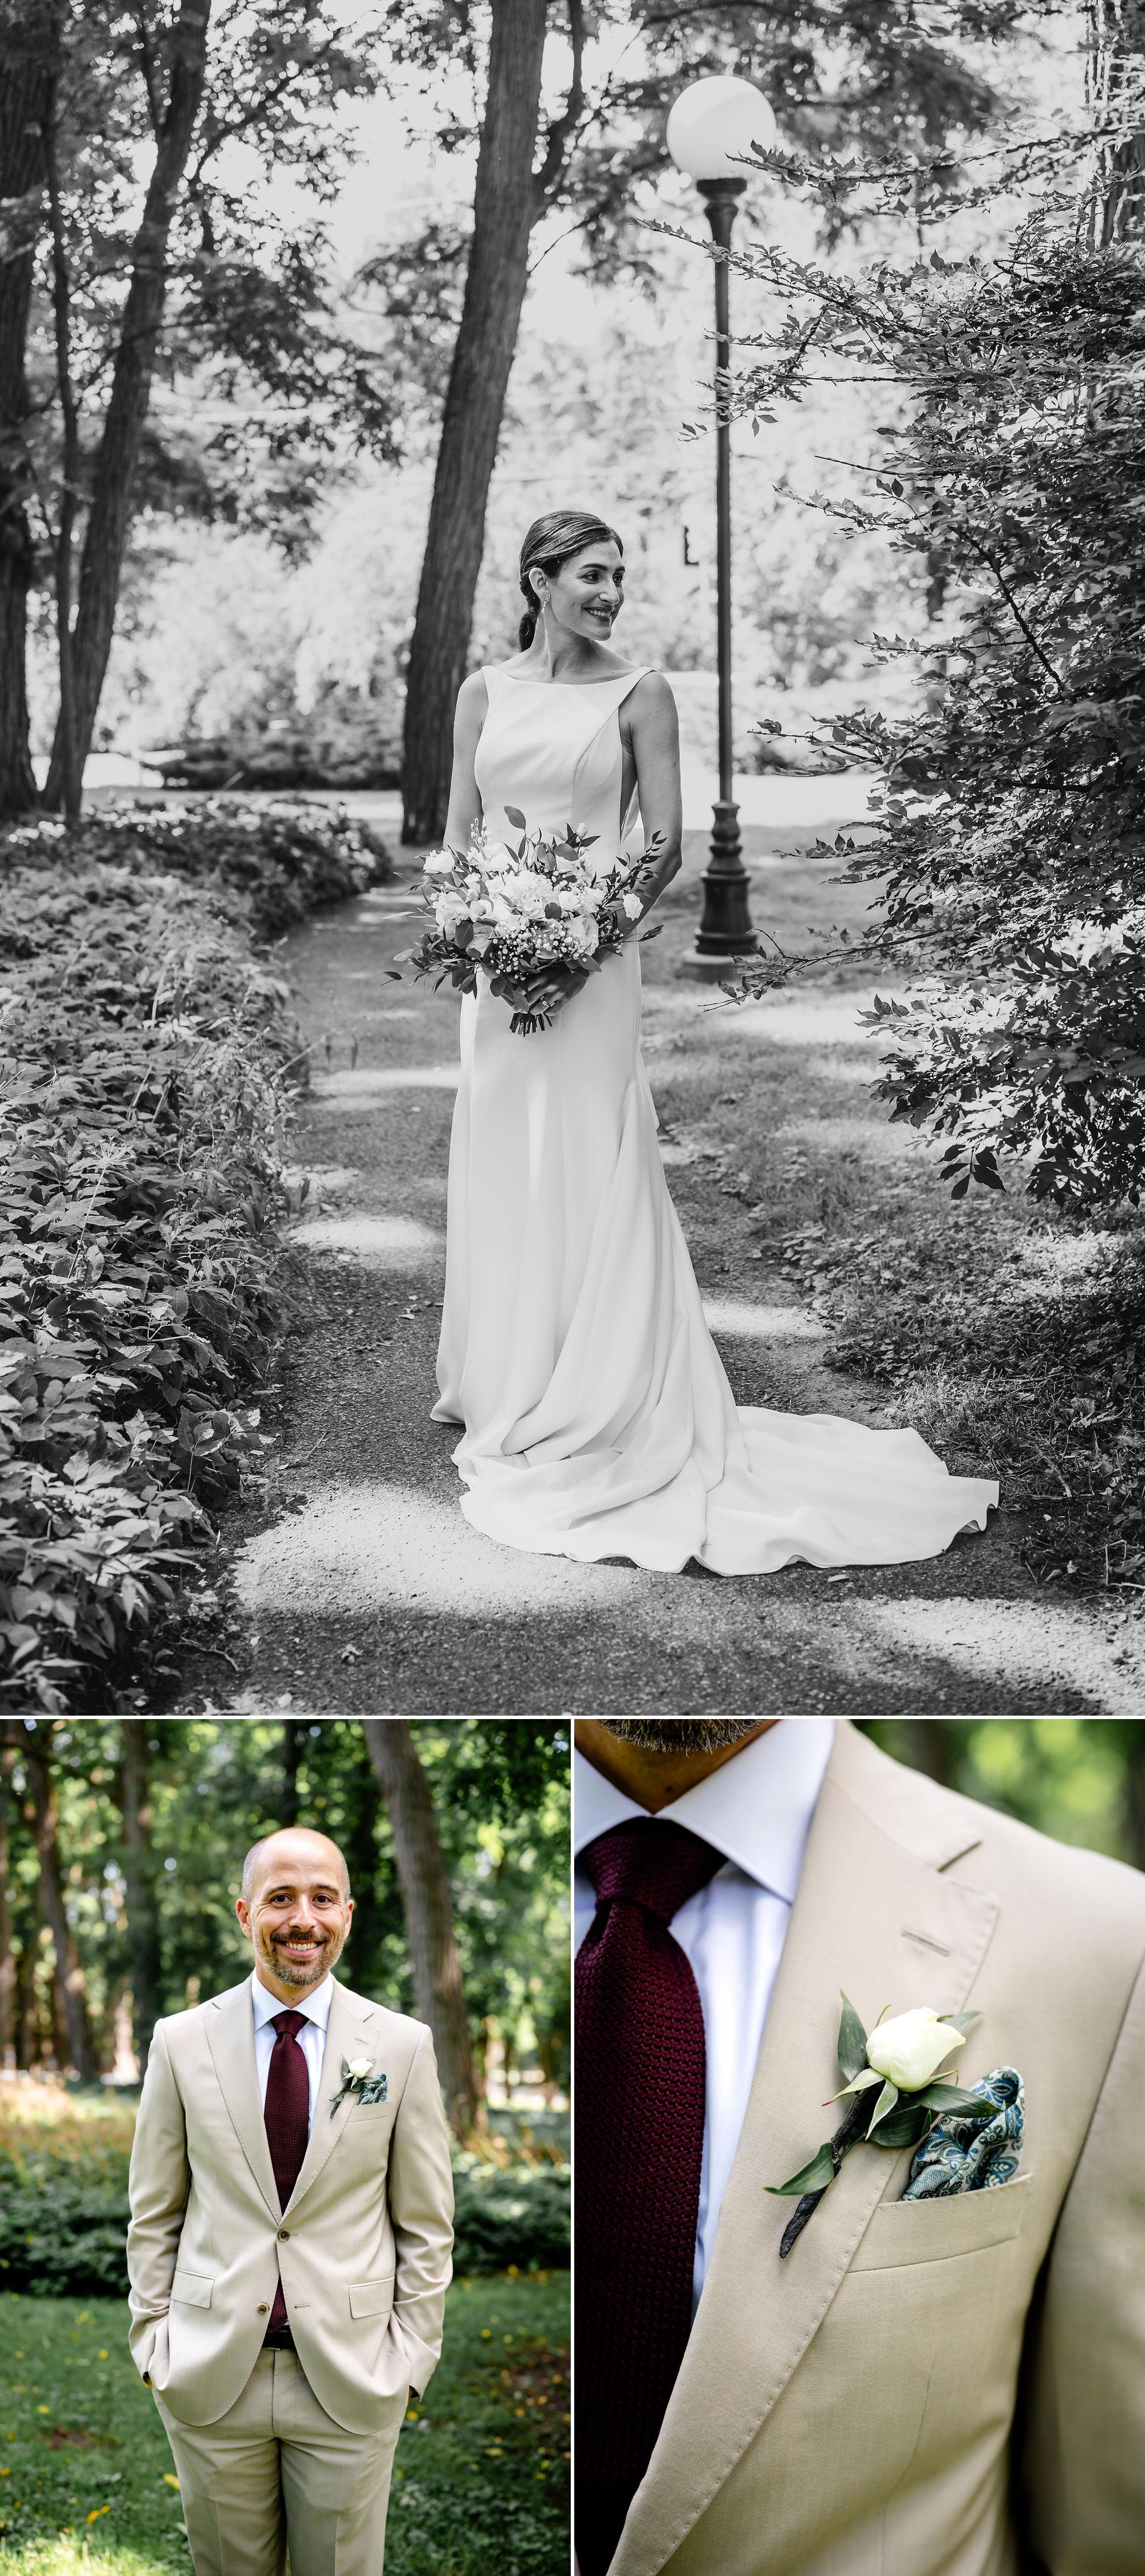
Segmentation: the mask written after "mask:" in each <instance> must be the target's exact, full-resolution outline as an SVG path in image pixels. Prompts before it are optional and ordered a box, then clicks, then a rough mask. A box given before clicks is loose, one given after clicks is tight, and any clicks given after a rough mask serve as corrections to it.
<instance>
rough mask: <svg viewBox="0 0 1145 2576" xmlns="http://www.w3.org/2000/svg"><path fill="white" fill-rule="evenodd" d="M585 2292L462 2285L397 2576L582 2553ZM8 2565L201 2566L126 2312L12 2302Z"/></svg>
mask: <svg viewBox="0 0 1145 2576" xmlns="http://www.w3.org/2000/svg"><path fill="white" fill-rule="evenodd" d="M567 2293H568V2276H567V2273H561V2272H557V2271H552V2272H545V2271H540V2272H538V2273H536V2274H535V2275H532V2276H529V2275H524V2274H516V2273H505V2272H494V2273H490V2274H488V2275H485V2276H481V2275H478V2276H476V2277H473V2278H462V2279H459V2280H457V2281H455V2282H454V2284H453V2287H452V2288H451V2289H450V2290H449V2292H448V2293H447V2298H446V2327H445V2348H444V2352H443V2356H442V2360H441V2362H440V2364H439V2366H438V2369H437V2371H436V2372H435V2374H434V2377H433V2379H432V2380H431V2382H430V2384H429V2387H428V2389H427V2391H426V2394H425V2397H424V2399H419V2400H418V2401H417V2403H416V2404H415V2405H414V2406H413V2407H411V2409H410V2412H409V2414H408V2416H407V2418H406V2420H405V2422H404V2423H403V2425H402V2429H401V2433H400V2435H399V2441H398V2454H397V2461H396V2464H395V2471H394V2480H393V2486H392V2490H391V2499H390V2520H389V2528H388V2532H387V2543H386V2569H387V2576H428V2571H429V2570H430V2569H433V2570H440V2571H442V2576H445V2571H447V2570H448V2571H449V2576H556V2571H557V2570H558V2569H560V2568H561V2567H563V2565H564V2564H565V2560H566V2555H567V2543H566V2541H565V2531H566V2529H567V2502H566V2490H567V2459H568V2448H569V2395H568V2377H567V2358H566V2353H565V2346H566V2341H567V2334H568V2295H567ZM0 2327H2V2331H3V2353H2V2356H0V2383H2V2385H3V2418H4V2430H5V2436H6V2438H5V2439H4V2440H3V2442H2V2444H0V2469H8V2470H9V2474H8V2475H7V2476H6V2477H4V2479H3V2484H2V2486H0V2535H2V2537H0V2564H2V2565H3V2567H4V2569H5V2570H6V2571H10V2576H81V2571H82V2576H168V2571H171V2570H175V2571H186V2576H190V2569H191V2560H190V2553H189V2550H188V2547H187V2542H186V2538H185V2535H184V2532H183V2528H182V2513H181V2508H180V2497H179V2491H178V2483H177V2480H176V2478H175V2475H174V2472H173V2469H172V2463H171V2455H170V2452H169V2450H168V2447H167V2442H166V2437H165V2435H164V2433H163V2430H162V2426H161V2424H160V2422H159V2418H158V2415H157V2413H156V2410H155V2406H154V2403H153V2400H152V2398H151V2396H150V2393H149V2391H148V2390H147V2389H145V2388H144V2386H143V2384H142V2381H141V2380H140V2379H139V2377H138V2375H137V2373H136V2371H135V2368H134V2366H133V2364H132V2362H131V2359H130V2356H129V2354H128V2351H127V2309H126V2305H125V2303H124V2302H123V2301H121V2300H119V2299H109V2298H92V2299H90V2300H88V2301H87V2302H86V2303H85V2302H81V2301H78V2300H74V2299H71V2300H69V2299H38V2298H36V2299H34V2298H25V2297H16V2298H13V2297H11V2296H5V2297H3V2299H2V2300H0Z"/></svg>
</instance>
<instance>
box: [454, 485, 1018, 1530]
mask: <svg viewBox="0 0 1145 2576" xmlns="http://www.w3.org/2000/svg"><path fill="white" fill-rule="evenodd" d="M520 578H521V589H522V591H523V593H524V596H525V602H526V609H525V615H524V616H523V618H522V620H521V628H520V647H521V649H520V651H519V652H518V653H516V654H514V655H513V656H512V658H511V659H510V660H509V661H507V662H497V663H492V664H490V665H489V666H488V667H487V668H486V669H484V670H481V671H475V672H473V673H472V674H471V676H470V678H469V679H467V680H466V681H465V682H464V684H463V686H462V688H461V690H460V692H459V695H458V700H457V716H456V725H455V734H454V765H453V782H452V789H451V793H450V800H449V816H448V821H447V824H446V840H447V843H448V844H449V846H450V847H451V848H453V849H455V850H466V849H468V846H469V836H470V832H471V829H472V827H473V825H474V823H476V822H477V821H478V820H479V818H480V817H481V816H484V817H485V819H486V821H487V823H488V825H489V827H490V830H491V832H492V834H493V837H494V838H495V839H499V838H503V837H505V836H506V835H512V836H513V837H515V835H514V832H513V826H512V825H511V824H510V823H509V821H508V819H507V812H506V809H507V807H509V806H514V807H516V808H517V809H518V810H519V811H520V812H523V814H524V816H525V819H526V823H527V825H528V827H529V829H530V830H532V829H534V828H535V827H536V826H538V825H539V826H542V827H550V826H554V825H555V826H561V825H564V824H567V823H569V822H572V823H573V824H575V825H576V826H577V828H578V830H580V831H582V832H586V833H588V832H591V833H595V834H597V835H599V849H598V853H597V855H598V857H599V861H600V864H601V866H602V867H605V866H607V865H608V863H609V860H610V859H615V857H616V854H617V852H618V850H619V849H620V848H621V846H622V845H627V844H628V840H629V835H630V834H631V832H632V830H633V828H634V825H635V823H636V820H637V815H639V819H640V821H641V823H642V825H643V830H644V846H645V847H646V848H653V847H654V851H655V855H654V856H653V857H652V858H651V859H650V862H649V864H648V865H647V867H646V868H645V869H644V870H643V872H642V875H641V877H640V879H639V880H638V883H637V892H638V893H639V895H640V897H641V901H642V903H643V907H644V910H645V912H647V911H648V910H649V909H650V908H651V906H652V905H653V904H654V903H655V902H656V900H657V897H658V896H659V895H661V894H662V893H663V891H664V888H665V886H666V885H668V884H669V883H670V881H671V879H672V878H673V877H674V876H675V875H676V872H677V870H678V868H679V866H680V844H681V836H682V829H683V821H682V812H681V803H680V771H679V748H678V737H677V725H676V708H675V703H674V700H673V697H672V692H671V690H670V688H669V686H668V683H667V681H666V680H665V679H664V677H663V675H662V674H661V673H660V672H658V671H654V670H651V669H649V668H648V667H647V666H646V665H644V664H632V663H626V662H624V661H622V660H621V658H620V656H619V655H618V654H617V653H615V652H614V651H613V650H612V648H611V644H610V637H611V634H612V630H613V627H614V625H615V622H616V619H617V617H618V615H619V613H620V609H621V607H622V605H623V597H624V550H623V547H622V546H621V543H620V539H619V538H618V537H617V535H616V534H615V531H614V530H613V529H611V528H608V527H606V526H605V525H604V522H603V521H602V520H600V519H597V518H594V517H592V516H591V515H589V514H588V513H586V512H584V511H581V510H558V511H554V512H552V513H551V514H550V515H549V516H548V517H546V518H543V519H538V520H536V521H535V522H534V524H533V526H532V527H531V528H530V530H529V533H528V535H527V537H526V539H525V542H524V545H523V547H522V549H521V572H520ZM637 929H638V925H635V926H634V932H633V936H632V937H631V938H630V939H629V940H628V941H627V942H626V943H625V946H624V948H623V949H622V951H621V953H620V955H619V956H615V957H610V958H609V959H608V960H607V961H606V963H605V964H604V965H603V966H602V968H601V969H600V970H599V972H597V973H595V974H592V975H582V976H579V977H575V978H570V977H569V976H568V975H567V974H562V975H554V976H550V977H544V976H542V977H538V978H537V979H536V980H535V981H534V982H533V983H532V984H531V985H529V986H528V987H527V988H525V990H524V992H523V993H522V994H521V995H520V996H518V1006H520V1005H521V1004H523V1002H524V1001H525V1000H527V1001H528V1002H529V1003H530V1004H531V1005H532V1006H533V1007H534V1008H536V1007H537V1006H541V1007H543V1008H545V1009H546V1010H547V1011H548V1012H549V1013H550V1014H551V1025H550V1026H549V1027H548V1028H545V1029H541V1030H539V1031H537V1032H536V1033H535V1034H533V1035H531V1036H513V1035H511V1034H510V1027H509V1021H510V1013H511V1009H512V1007H513V1005H512V1003H511V1002H509V1001H505V1000H501V999H499V998H497V997H496V996H495V995H494V994H493V993H492V992H491V991H490V989H489V979H488V977H487V976H486V975H485V974H484V973H482V975H481V977H480V984H479V990H478V992H477V994H476V995H475V996H474V995H467V996H466V998H465V1000H464V1001H463V1003H462V1006H461V1082H460V1088H459V1090H458V1095H457V1107H456V1111H455V1114H454V1121H453V1140H452V1145H451V1149H450V1160H449V1215H448V1242H447V1255H446V1286H445V1306H444V1313H443V1317H442V1330H441V1347H440V1351H439V1354H438V1385H439V1387H440V1397H439V1401H438V1403H437V1404H436V1405H435V1407H434V1419H435V1420H437V1421H439V1422H455V1423H460V1424H461V1425H462V1426H463V1429H462V1436H461V1438H460V1440H459V1441H458V1443H457V1447H456V1448H455V1450H454V1452H453V1455H454V1459H455V1461H456V1464H457V1467H458V1469H459V1471H460V1474H461V1477H462V1480H463V1483H464V1487H465V1491H464V1494H463V1497H462V1510H463V1511H464V1512H465V1514H466V1516H467V1518H468V1519H469V1520H470V1521H471V1522H472V1523H473V1525H474V1527H475V1528H476V1529H480V1530H484V1531H485V1532H486V1533H487V1534H488V1536H489V1537H491V1538H495V1539H499V1540H501V1541H502V1542H503V1543H504V1544H506V1545H508V1546H510V1547H520V1548H529V1549H534V1550H538V1551H541V1552H543V1553H547V1554H549V1555H560V1556H572V1557H579V1558H582V1559H591V1558H600V1557H627V1558H631V1559H633V1560H634V1561H635V1563H636V1564H637V1565H643V1566H650V1567H656V1568H659V1569H661V1570H664V1571H668V1572H673V1571H679V1569H680V1568H681V1567H683V1566H685V1565H687V1564H688V1562H689V1560H690V1559H691V1558H693V1557H694V1558H697V1559H698V1560H699V1562H700V1564H701V1565H705V1566H708V1567H709V1568H710V1569H711V1570H712V1571H713V1572H714V1573H716V1574H770V1573H773V1572H774V1571H775V1570H776V1568H777V1567H779V1566H781V1565H786V1564H788V1563H789V1562H790V1560H791V1559H792V1558H793V1557H800V1558H803V1559H805V1560H806V1561H807V1562H808V1563H810V1564H812V1565H821V1566H842V1565H897V1564H905V1563H907V1562H908V1561H910V1560H912V1559H915V1558H919V1557H927V1556H936V1555H938V1554H939V1553H940V1552H941V1551H942V1549H943V1548H946V1547H948V1546H949V1545H950V1542H951V1540H952V1538H953V1537H954V1536H955V1533H956V1532H957V1531H958V1530H960V1529H963V1528H965V1527H966V1526H967V1525H968V1524H971V1523H972V1524H974V1525H975V1526H976V1527H977V1528H979V1529H984V1528H985V1526H986V1514H987V1510H988V1507H989V1506H990V1505H991V1504H993V1503H996V1502H997V1499H998V1488H997V1485H996V1484H993V1483H991V1482H989V1481H988V1480H987V1479H985V1478H980V1477H952V1476H949V1475H948V1474H947V1472H946V1469H945V1467H944V1466H943V1464H942V1462H941V1460H940V1459H938V1458H936V1457H935V1455H934V1452H933V1450H931V1449H928V1448H927V1446H926V1443H925V1441H924V1440H922V1439H921V1438H920V1436H919V1434H918V1432H916V1431H873V1430H871V1429H869V1428H868V1427H867V1426H866V1425H865V1424H862V1423H857V1422H850V1421H846V1420H843V1419H838V1418H836V1417H835V1416H834V1415H832V1414H826V1413H811V1414H791V1413H770V1412H764V1411H761V1410H759V1409H758V1408H756V1407H754V1406H751V1407H749V1406H743V1407H741V1408H740V1409H738V1410H737V1407H736V1404H735V1401H734V1398H733V1396H732V1392H731V1388H730V1387H729V1385H728V1381H727V1378H726V1376H725V1374H724V1370H723V1366H722V1363H721V1361H720V1359H719V1356H718V1353H717V1351H716V1348H715V1345H714V1343H713V1341H712V1338H711V1335H710V1333H709V1332H708V1328H707V1324H706V1323H705V1320H704V1312H703V1307H702V1305H701V1302H700V1293H699V1290H698V1288H697V1286H696V1281H695V1277H694V1275H693V1271H692V1265H691V1261H690V1260H689V1257H688V1250H687V1246H686V1244H685V1242H684V1237H683V1234H682V1233H681V1230H680V1223H679V1219H678V1217H677V1215H676V1211H675V1208H674V1207H673V1205H672V1201H671V1198H670V1197H669V1194H668V1188H667V1184H666V1182H665V1179H664V1174H663V1169H662V1166H661V1161H660V1153H659V1147H658V1144H657V1117H656V1110H655V1106H654V1104H653V1100H652V1094H651V1092H650V1090H649V1088H648V1078H647V1075H646V1073H645V1070H644V1065H643V1061H642V1059H641V1054H640V958H639V948H638V945H637V937H636V931H637Z"/></svg>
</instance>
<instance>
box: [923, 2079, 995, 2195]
mask: <svg viewBox="0 0 1145 2576" xmlns="http://www.w3.org/2000/svg"><path fill="white" fill-rule="evenodd" d="M970 2091H971V2093H975V2094H977V2095H979V2096H980V2098H981V2104H982V2107H981V2110H980V2111H960V2112H957V2113H956V2112H953V2111H947V2112H944V2113H943V2114H942V2115H941V2116H940V2117H939V2118H938V2119H937V2120H936V2121H935V2124H934V2127H933V2128H932V2130H931V2131H930V2134H929V2136H928V2137H927V2138H926V2139H924V2141H923V2144H922V2146H921V2147H920V2148H919V2149H918V2152H917V2154H916V2155H915V2157H914V2159H913V2162H912V2164H911V2169H910V2179H909V2181H908V2183H907V2187H906V2190H905V2191H904V2193H903V2195H902V2196H903V2199H904V2200H937V2199H942V2198H946V2197H947V2196H948V2195H949V2194H950V2193H951V2192H956V2191H990V2190H993V2189H996V2188H997V2186H998V2185H999V2184H1000V2183H1004V2182H1009V2181H1010V2179H1011V2177H1012V2175H1014V2174H1016V2172H1017V2170H1018V2158H1019V2156H1020V2155H1021V2151H1022V2135H1023V2131H1024V2128H1025V2109H1026V2097H1025V2090H1024V2087H1023V2084H1022V2079H1021V2076H1020V2075H1019V2073H1018V2070H1017V2068H1016V2067H1015V2066H996V2067H995V2068H994V2069H993V2071H992V2073H991V2074H989V2075H984V2076H982V2078H981V2080H980V2082H979V2083H977V2084H972V2085H971V2086H970Z"/></svg>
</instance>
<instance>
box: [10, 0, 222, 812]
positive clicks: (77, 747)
mask: <svg viewBox="0 0 1145 2576" xmlns="http://www.w3.org/2000/svg"><path fill="white" fill-rule="evenodd" d="M210 13H211V0H182V6H181V8H180V11H179V17H178V21H177V24H176V25H175V27H174V29H173V31H172V36H171V93H170V98H169V100H168V104H167V112H166V114H165V116H164V118H163V122H162V125H161V126H160V129H159V146H158V150H157V152H156V155H155V167H154V169H153V171H152V173H151V184H150V186H149V188H148V191H147V199H146V203H145V205H144V209H143V220H142V223H141V224H140V227H139V231H138V233H137V234H136V237H135V243H134V247H133V250H132V255H131V284H130V287H129V288H128V293H127V301H126V303H125V305H124V308H123V319H122V323H121V326H120V334H119V345H118V347H117V350H116V355H115V365H114V368H113V370H112V379H111V394H110V397H109V400H108V406H107V413H106V416H105V419H104V424H103V436H102V438H101V439H100V443H99V449H98V452H97V455H96V460H95V468H94V472H93V477H92V493H91V509H90V511H89V514H88V523H87V535H86V537H85V540H84V550H83V561H82V564H81V567H80V581H79V610H78V613H77V616H76V623H75V633H74V636H73V639H72V649H71V678H72V691H73V705H72V734H73V751H74V758H75V765H76V769H77V771H78V773H79V775H80V776H81V777H82V775H83V765H84V762H85V760H86V758H87V755H88V752H89V750H90V749H91V738H92V733H93V731H94V728H95V719H96V714H97V711H98V708H99V700H100V692H101V690H102V688H103V682H104V675H105V673H106V670H107V657H108V654H109V653H110V651H111V639H112V635H113V633H114V630H115V612H116V608H117V606H118V603H119V584H120V576H121V573H122V569H123V557H124V552H125V549H126V546H127V539H128V534H129V531H130V527H131V513H132V504H133V498H134V491H135V474H136V468H137V466H138V463H139V449H140V442H141V440H142V437H143V430H144V426H145V423H146V420H147V411H148V405H149V403H150V400H151V378H152V373H153V371H154V365H155V351H156V347H157V344H158V339H159V329H160V324H161V322H162V319H163V306H164V302H165V299H166V293H167V251H168V242H169V238H170V232H171V225H172V221H173V219H174V214H175V206H176V201H177V198H178V194H179V189H180V186H181V184H182V179H183V174H184V171H185V169H186V166H187V156H188V153H189V152H190V149H191V140H192V136H193V134H194V131H195V125H196V121H197V119H198V114H199V108H200V105H201V102H202V96H203V80H204V75H205V72H206V61H207V26H208V21H209V18H210ZM63 793H64V737H63V731H62V728H61V726H59V725H58V726H57V728H56V740H55V744H54V746H53V750H52V761H51V768H50V770H49V772H48V783H47V786H46V788H45V791H44V802H45V804H46V805H48V806H49V807H50V808H51V809H52V810H53V811H54V810H55V808H56V807H57V806H58V805H59V804H60V801H61V798H62V796H63Z"/></svg>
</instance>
